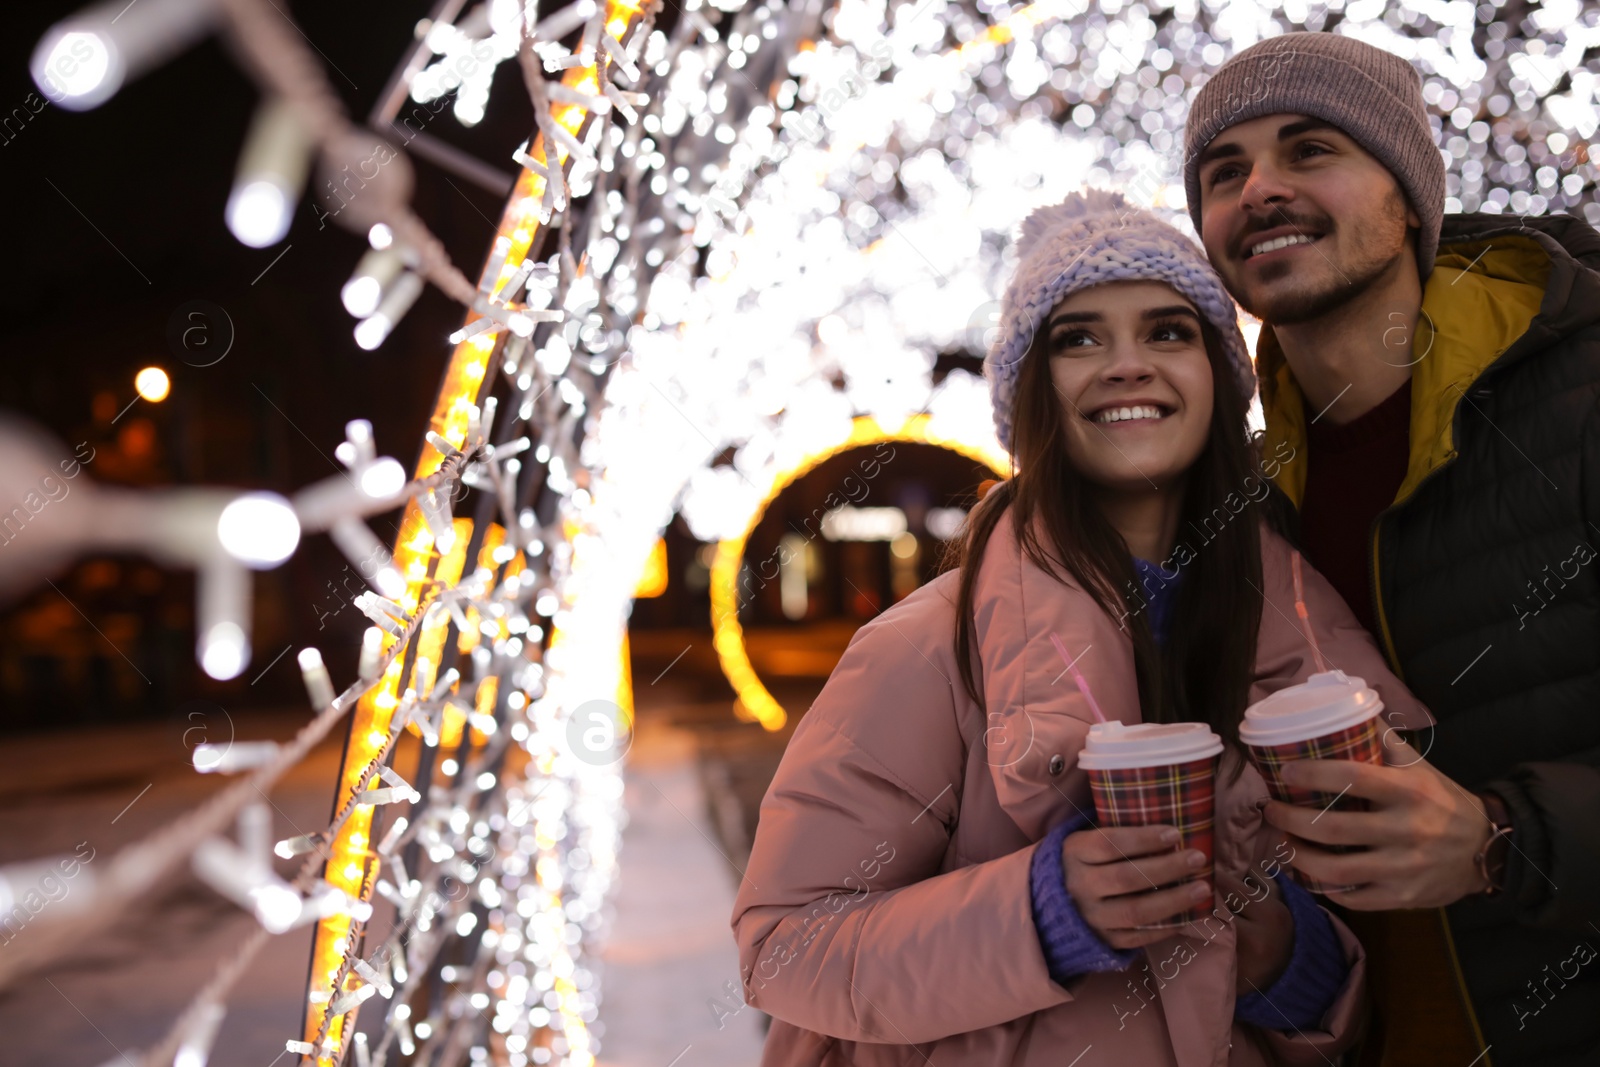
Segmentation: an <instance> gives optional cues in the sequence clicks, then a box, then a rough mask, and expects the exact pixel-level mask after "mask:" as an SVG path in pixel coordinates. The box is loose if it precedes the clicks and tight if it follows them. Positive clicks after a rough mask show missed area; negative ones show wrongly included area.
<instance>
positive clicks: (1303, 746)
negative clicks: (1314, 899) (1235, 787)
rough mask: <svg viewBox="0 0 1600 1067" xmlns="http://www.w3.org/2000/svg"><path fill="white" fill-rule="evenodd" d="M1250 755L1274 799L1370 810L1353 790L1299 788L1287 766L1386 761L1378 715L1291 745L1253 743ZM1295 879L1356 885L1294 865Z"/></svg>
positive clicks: (1322, 888) (1320, 886) (1320, 889)
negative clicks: (1318, 877)
mask: <svg viewBox="0 0 1600 1067" xmlns="http://www.w3.org/2000/svg"><path fill="white" fill-rule="evenodd" d="M1247 747H1248V748H1249V749H1250V759H1251V761H1252V762H1253V763H1254V764H1255V765H1256V769H1257V770H1259V771H1260V772H1261V777H1263V778H1265V779H1266V781H1267V790H1268V791H1269V792H1270V793H1271V794H1272V796H1273V799H1274V800H1281V801H1283V802H1284V803H1285V804H1294V805H1296V806H1297V807H1302V808H1315V809H1317V810H1319V811H1327V810H1331V811H1366V810H1367V809H1368V807H1369V805H1368V804H1367V802H1366V800H1364V799H1363V798H1361V797H1353V796H1350V795H1349V794H1345V795H1344V796H1340V795H1339V794H1337V793H1323V792H1319V791H1317V790H1313V789H1296V788H1295V787H1293V786H1291V785H1289V784H1288V783H1287V782H1285V781H1284V780H1283V768H1284V767H1285V766H1286V765H1288V764H1290V763H1293V762H1295V761H1296V760H1303V759H1343V760H1355V761H1357V762H1359V763H1376V764H1379V765H1380V766H1381V765H1382V763H1383V740H1382V733H1381V731H1380V730H1379V727H1378V719H1377V717H1376V716H1374V717H1373V718H1371V719H1368V720H1367V721H1366V722H1362V723H1357V724H1356V725H1354V726H1349V727H1346V728H1345V729H1343V730H1339V731H1337V732H1335V733H1331V734H1327V735H1325V736H1323V737H1313V738H1310V739H1309V740H1306V741H1296V742H1294V743H1292V744H1287V745H1250V746H1247ZM1320 847H1322V848H1326V849H1327V850H1328V851H1330V852H1353V851H1356V846H1353V845H1323V846H1320ZM1291 873H1292V874H1293V875H1294V879H1295V881H1297V882H1299V883H1300V884H1301V885H1303V886H1305V887H1306V888H1307V889H1309V890H1311V891H1312V892H1314V893H1327V892H1329V891H1330V890H1332V891H1337V890H1341V889H1354V888H1355V887H1354V886H1333V885H1327V884H1325V883H1322V882H1319V881H1317V880H1316V879H1315V878H1311V877H1309V876H1307V875H1305V874H1302V873H1301V872H1300V871H1298V870H1293V869H1292V868H1291Z"/></svg>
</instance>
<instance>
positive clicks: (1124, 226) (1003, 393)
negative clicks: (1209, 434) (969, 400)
mask: <svg viewBox="0 0 1600 1067" xmlns="http://www.w3.org/2000/svg"><path fill="white" fill-rule="evenodd" d="M1120 281H1155V282H1165V283H1166V284H1168V285H1170V286H1172V288H1174V289H1176V290H1177V291H1178V292H1179V293H1182V294H1183V295H1184V296H1185V297H1187V298H1188V299H1189V300H1190V301H1191V302H1192V303H1193V304H1194V306H1195V309H1196V310H1198V311H1199V312H1200V314H1202V315H1204V316H1205V317H1206V319H1207V320H1208V321H1209V322H1210V323H1211V325H1212V326H1214V327H1216V330H1217V333H1218V334H1219V335H1221V337H1222V346H1223V350H1224V351H1225V352H1226V353H1227V355H1228V360H1229V362H1230V363H1232V365H1233V372H1234V377H1235V378H1236V379H1237V384H1238V386H1239V391H1240V392H1241V393H1242V394H1243V395H1244V398H1245V401H1246V403H1248V402H1249V399H1250V397H1251V396H1252V395H1253V394H1254V393H1255V388H1256V376H1255V370H1254V368H1253V367H1252V366H1251V363H1250V353H1249V350H1248V349H1246V347H1245V343H1244V336H1243V335H1242V334H1241V333H1240V332H1239V318H1238V316H1239V312H1238V309H1237V308H1236V307H1235V305H1234V303H1233V298H1232V297H1230V296H1229V295H1228V292H1227V290H1226V289H1224V288H1223V287H1222V279H1220V278H1219V277H1217V273H1216V271H1214V270H1212V269H1211V264H1210V263H1208V262H1207V261H1206V258H1205V253H1204V252H1203V251H1202V250H1201V248H1200V246H1199V245H1197V244H1195V243H1194V242H1193V241H1191V240H1190V239H1189V238H1187V237H1185V236H1184V235H1183V233H1182V231H1180V230H1178V229H1177V228H1175V227H1174V226H1172V225H1171V224H1169V223H1166V222H1163V221H1161V220H1160V219H1159V218H1157V217H1156V216H1155V215H1153V214H1151V213H1150V212H1148V211H1145V210H1143V209H1142V208H1139V207H1136V206H1134V205H1133V204H1130V203H1128V201H1127V200H1125V199H1124V198H1123V196H1122V194H1120V193H1114V192H1110V191H1108V190H1104V189H1089V190H1085V191H1084V192H1082V193H1073V194H1072V195H1071V196H1069V197H1067V198H1066V199H1065V200H1063V201H1062V202H1061V203H1059V204H1050V205H1047V206H1045V207H1041V208H1037V209H1035V210H1034V211H1033V212H1032V213H1031V214H1030V215H1029V216H1028V217H1027V218H1026V219H1024V220H1023V222H1022V232H1021V234H1020V235H1019V236H1018V237H1017V271H1016V274H1015V275H1013V276H1012V279H1011V283H1010V284H1009V285H1008V286H1007V287H1006V292H1005V297H1004V298H1003V299H1002V301H1001V304H1000V328H999V330H998V331H997V332H996V336H995V340H994V343H993V344H992V345H991V346H990V348H989V353H988V355H987V356H986V357H985V358H984V361H983V376H984V378H986V379H987V380H988V382H989V399H990V401H991V402H992V403H993V405H994V426H995V432H996V433H997V434H998V435H999V437H1000V444H1001V446H1002V447H1004V448H1005V450H1006V451H1007V452H1010V451H1011V407H1012V403H1013V401H1014V400H1015V398H1016V391H1017V378H1018V375H1019V372H1020V371H1021V369H1022V360H1023V357H1024V356H1026V355H1027V353H1028V349H1029V347H1030V346H1031V345H1032V343H1033V338H1034V334H1035V332H1036V331H1037V330H1038V329H1039V327H1040V325H1041V324H1042V323H1043V322H1044V318H1045V316H1046V315H1048V314H1049V313H1050V310H1051V309H1052V308H1054V307H1055V306H1056V305H1057V304H1058V303H1060V302H1061V301H1062V300H1063V299H1064V298H1065V297H1067V296H1069V295H1071V294H1072V293H1075V292H1077V291H1078V290H1080V289H1087V288H1089V287H1090V286H1094V285H1100V284H1103V283H1105V282H1120Z"/></svg>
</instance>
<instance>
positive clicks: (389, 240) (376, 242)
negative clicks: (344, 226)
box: [367, 222, 394, 249]
mask: <svg viewBox="0 0 1600 1067" xmlns="http://www.w3.org/2000/svg"><path fill="white" fill-rule="evenodd" d="M367 244H369V245H371V246H372V247H373V248H377V249H384V248H388V247H389V246H390V245H392V244H394V231H393V230H391V229H389V227H388V226H387V225H385V224H384V223H381V222H375V223H373V224H372V229H370V230H368V231H367Z"/></svg>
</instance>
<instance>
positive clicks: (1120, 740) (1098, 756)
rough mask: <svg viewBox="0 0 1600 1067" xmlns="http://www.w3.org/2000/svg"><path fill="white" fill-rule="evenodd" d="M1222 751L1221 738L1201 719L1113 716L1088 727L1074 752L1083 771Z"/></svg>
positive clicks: (1183, 759)
mask: <svg viewBox="0 0 1600 1067" xmlns="http://www.w3.org/2000/svg"><path fill="white" fill-rule="evenodd" d="M1221 751H1222V738H1220V737H1218V736H1217V735H1216V734H1214V733H1212V732H1211V728H1210V727H1209V726H1207V725H1206V724H1205V723H1203V722H1139V723H1133V724H1131V725H1130V724H1127V723H1122V722H1118V721H1117V720H1115V719H1113V720H1112V721H1110V722H1097V723H1095V724H1094V725H1093V726H1091V727H1089V737H1088V739H1087V740H1086V741H1085V742H1084V745H1083V751H1082V752H1080V753H1079V754H1078V766H1079V767H1082V768H1083V769H1084V770H1086V771H1116V770H1127V769H1130V768H1134V767H1167V766H1171V765H1173V764H1177V763H1189V762H1191V761H1192V760H1198V759H1206V758H1208V757H1210V756H1215V755H1217V754H1219V753H1220V752H1221Z"/></svg>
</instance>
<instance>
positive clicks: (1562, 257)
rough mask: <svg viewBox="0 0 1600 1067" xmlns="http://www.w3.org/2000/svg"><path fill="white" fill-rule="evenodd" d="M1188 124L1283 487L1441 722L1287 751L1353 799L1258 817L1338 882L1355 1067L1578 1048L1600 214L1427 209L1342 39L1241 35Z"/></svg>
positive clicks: (1396, 62) (1370, 62)
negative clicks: (1353, 802) (1308, 753)
mask: <svg viewBox="0 0 1600 1067" xmlns="http://www.w3.org/2000/svg"><path fill="white" fill-rule="evenodd" d="M1185 141H1186V144H1185V167H1184V182H1185V186H1186V188H1187V190H1188V198H1189V210H1190V212H1191V214H1192V216H1193V218H1194V222H1195V226H1196V228H1197V229H1198V230H1199V232H1200V235H1201V238H1202V240H1203V241H1204V244H1205V247H1206V252H1207V254H1208V256H1209V257H1210V259H1211V262H1212V264H1213V265H1214V266H1215V267H1216V268H1217V270H1218V271H1219V272H1220V273H1221V275H1222V277H1223V280H1224V282H1225V283H1226V284H1227V286H1228V289H1229V290H1230V291H1231V292H1232V293H1233V295H1234V297H1235V298H1236V299H1237V300H1238V301H1239V303H1240V304H1241V305H1243V306H1244V307H1245V308H1246V309H1247V310H1248V311H1250V312H1252V313H1253V314H1255V315H1257V316H1258V317H1260V318H1261V319H1262V320H1263V321H1264V323H1265V325H1264V326H1263V328H1262V331H1261V337H1260V341H1259V344H1258V347H1257V371H1258V378H1259V379H1260V382H1261V395H1262V404H1263V407H1264V409H1265V414H1266V424H1267V434H1266V436H1267V439H1266V442H1265V445H1266V449H1267V451H1268V452H1273V451H1274V449H1276V448H1277V447H1278V446H1280V445H1282V444H1284V443H1287V444H1288V445H1289V446H1291V447H1292V448H1293V449H1294V456H1295V458H1294V459H1293V460H1292V461H1291V462H1289V463H1287V464H1285V465H1284V466H1283V467H1282V469H1281V471H1280V473H1279V476H1278V477H1277V479H1276V488H1277V489H1278V490H1281V491H1282V494H1283V495H1284V496H1285V497H1286V498H1287V500H1288V502H1289V503H1290V504H1292V505H1293V507H1294V508H1295V509H1296V511H1297V512H1298V523H1299V527H1300V534H1301V538H1302V544H1303V547H1304V549H1305V552H1306V555H1307V558H1308V559H1309V560H1310V561H1311V562H1312V563H1313V564H1314V565H1315V566H1317V567H1318V568H1319V569H1320V570H1321V571H1322V572H1323V573H1324V574H1326V575H1327V576H1328V578H1329V579H1330V580H1331V581H1332V582H1333V584H1334V585H1335V586H1336V587H1337V588H1338V589H1339V591H1340V592H1341V593H1342V594H1343V595H1344V597H1345V598H1346V600H1348V601H1349V603H1350V605H1351V607H1352V608H1354V609H1355V612H1356V614H1357V616H1358V617H1359V618H1361V619H1362V620H1363V621H1364V622H1365V623H1366V625H1367V626H1368V627H1369V628H1370V629H1371V630H1372V632H1373V634H1374V635H1375V636H1376V637H1377V638H1378V640H1379V643H1380V645H1381V646H1382V647H1383V648H1384V650H1385V654H1386V655H1387V656H1388V658H1389V660H1390V663H1391V665H1392V666H1393V667H1394V669H1395V671H1396V672H1397V673H1398V674H1400V675H1401V677H1402V678H1403V679H1404V680H1405V681H1406V683H1407V684H1408V685H1409V686H1410V687H1411V689H1412V691H1413V692H1415V694H1416V695H1417V696H1418V697H1419V698H1420V699H1421V700H1422V701H1423V702H1424V703H1425V704H1427V706H1428V707H1429V708H1430V709H1431V710H1432V711H1433V713H1434V715H1435V717H1436V718H1437V719H1438V722H1439V725H1438V726H1437V727H1436V728H1435V729H1434V730H1433V731H1432V733H1431V736H1424V737H1421V738H1418V739H1415V746H1416V747H1415V749H1413V748H1410V747H1407V746H1406V745H1405V744H1404V743H1403V742H1400V741H1397V740H1395V738H1394V736H1393V731H1389V734H1390V735H1391V736H1390V737H1389V738H1388V739H1387V740H1388V742H1389V743H1388V744H1387V745H1386V749H1387V751H1386V758H1387V760H1388V762H1389V763H1390V766H1386V767H1373V766H1366V765H1358V764H1352V763H1344V762H1334V761H1307V762H1304V763H1302V764H1299V765H1298V767H1297V770H1298V771H1300V772H1303V773H1302V774H1301V775H1300V776H1299V782H1300V783H1301V784H1303V785H1306V786H1309V787H1312V788H1319V789H1324V790H1326V791H1327V792H1329V793H1337V792H1339V791H1340V790H1342V789H1344V788H1345V787H1347V786H1348V787H1349V793H1350V795H1352V796H1357V797H1364V798H1366V799H1367V800H1368V801H1369V802H1370V804H1371V810H1370V811H1366V812H1357V813H1345V812H1327V813H1324V812H1322V811H1319V810H1312V809H1307V808H1301V807H1291V806H1289V805H1285V804H1279V803H1276V802H1274V803H1273V804H1272V805H1271V806H1270V807H1269V809H1268V811H1267V813H1266V817H1267V818H1268V820H1269V821H1270V822H1272V823H1273V824H1274V825H1276V826H1278V827H1280V828H1281V829H1283V830H1285V831H1287V832H1289V833H1290V834H1291V835H1293V837H1294V844H1295V846H1296V848H1297V855H1296V859H1295V861H1294V862H1295V866H1297V867H1299V868H1300V869H1302V870H1304V871H1305V872H1306V873H1308V874H1311V875H1313V876H1315V877H1317V878H1319V879H1322V880H1324V881H1326V882H1331V883H1344V884H1355V885H1360V886H1361V887H1362V888H1359V889H1356V890H1353V891H1349V892H1345V893H1337V894H1333V895H1332V896H1331V897H1330V899H1332V900H1334V901H1335V902H1336V903H1339V904H1342V905H1343V906H1344V907H1345V908H1347V909H1350V913H1351V916H1352V920H1353V921H1352V922H1351V926H1352V927H1353V928H1354V927H1358V926H1359V927H1360V928H1359V929H1357V932H1358V933H1359V934H1361V935H1362V936H1363V939H1364V940H1366V941H1367V942H1368V949H1369V952H1371V954H1372V958H1373V993H1374V1001H1375V1007H1376V1010H1377V1014H1378V1022H1379V1025H1378V1027H1377V1029H1376V1030H1375V1031H1374V1034H1373V1036H1372V1037H1371V1039H1370V1040H1369V1042H1368V1047H1367V1049H1366V1050H1365V1058H1364V1059H1363V1062H1364V1063H1378V1062H1382V1063H1384V1064H1401V1063H1426V1064H1457V1065H1458V1067H1466V1065H1467V1063H1468V1062H1469V1061H1471V1062H1472V1063H1474V1064H1480V1063H1481V1064H1489V1063H1493V1064H1495V1065H1497V1067H1513V1065H1521V1064H1574V1065H1576V1064H1580V1063H1583V1064H1595V1063H1600V958H1597V956H1596V952H1597V951H1600V558H1597V557H1600V234H1596V233H1595V231H1594V230H1593V229H1591V228H1590V227H1589V226H1587V225H1585V224H1584V223H1583V222H1581V221H1579V220H1577V219H1574V218H1571V217H1568V216H1565V215H1553V216H1545V217H1536V218H1521V217H1517V216H1512V215H1488V214H1463V215H1453V216H1450V217H1448V218H1446V217H1445V216H1444V213H1443V203H1444V196H1445V172H1444V166H1443V162H1442V157H1441V154H1440V151H1439V149H1438V147H1437V146H1436V143H1435V138H1434V134H1433V131H1432V129H1431V128H1430V125H1429V120H1428V115H1427V111H1426V109H1425V107H1424V105H1423V100H1422V92H1421V80H1420V78H1419V76H1418V74H1417V72H1416V71H1415V70H1414V69H1413V68H1412V66H1411V65H1410V64H1409V63H1408V62H1406V61H1405V60H1403V59H1401V58H1399V57H1397V56H1394V55H1390V54H1389V53H1387V52H1383V51H1381V50H1379V49H1376V48H1373V47H1371V46H1369V45H1365V44H1362V43H1360V42H1358V41H1356V40H1354V39H1353V38H1348V37H1341V36H1337V35H1334V34H1316V33H1292V34H1286V35H1284V36H1281V37H1276V38H1272V39H1269V40H1267V41H1263V42H1261V43H1259V44H1257V45H1255V46H1253V47H1251V48H1248V49H1246V50H1244V51H1243V52H1241V53H1239V55H1237V56H1235V57H1234V58H1233V59H1232V60H1230V61H1229V62H1228V63H1226V64H1225V65H1224V66H1223V67H1222V68H1221V69H1220V70H1218V71H1217V73H1216V75H1215V76H1214V77H1213V78H1212V79H1211V81H1210V82H1208V83H1207V84H1206V85H1205V86H1204V87H1203V88H1202V89H1201V91H1200V93H1199V95H1198V96H1197V97H1196V99H1195V102H1194V107H1193V110H1192V111H1191V113H1190V116H1189V119H1188V126H1187V131H1186V138H1185ZM1275 607H1276V609H1277V610H1286V611H1289V612H1292V611H1293V610H1294V609H1293V607H1292V606H1291V605H1276V606H1275ZM1267 610H1269V611H1270V610H1274V607H1269V608H1268V609H1267ZM1334 666H1337V665H1336V664H1335V665H1334ZM1335 845H1339V846H1345V845H1356V846H1361V848H1360V849H1359V850H1357V851H1351V852H1344V853H1335V852H1333V851H1331V850H1330V848H1329V847H1328V846H1335ZM1486 1050H1487V1051H1486ZM1475 1057H1478V1058H1475Z"/></svg>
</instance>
